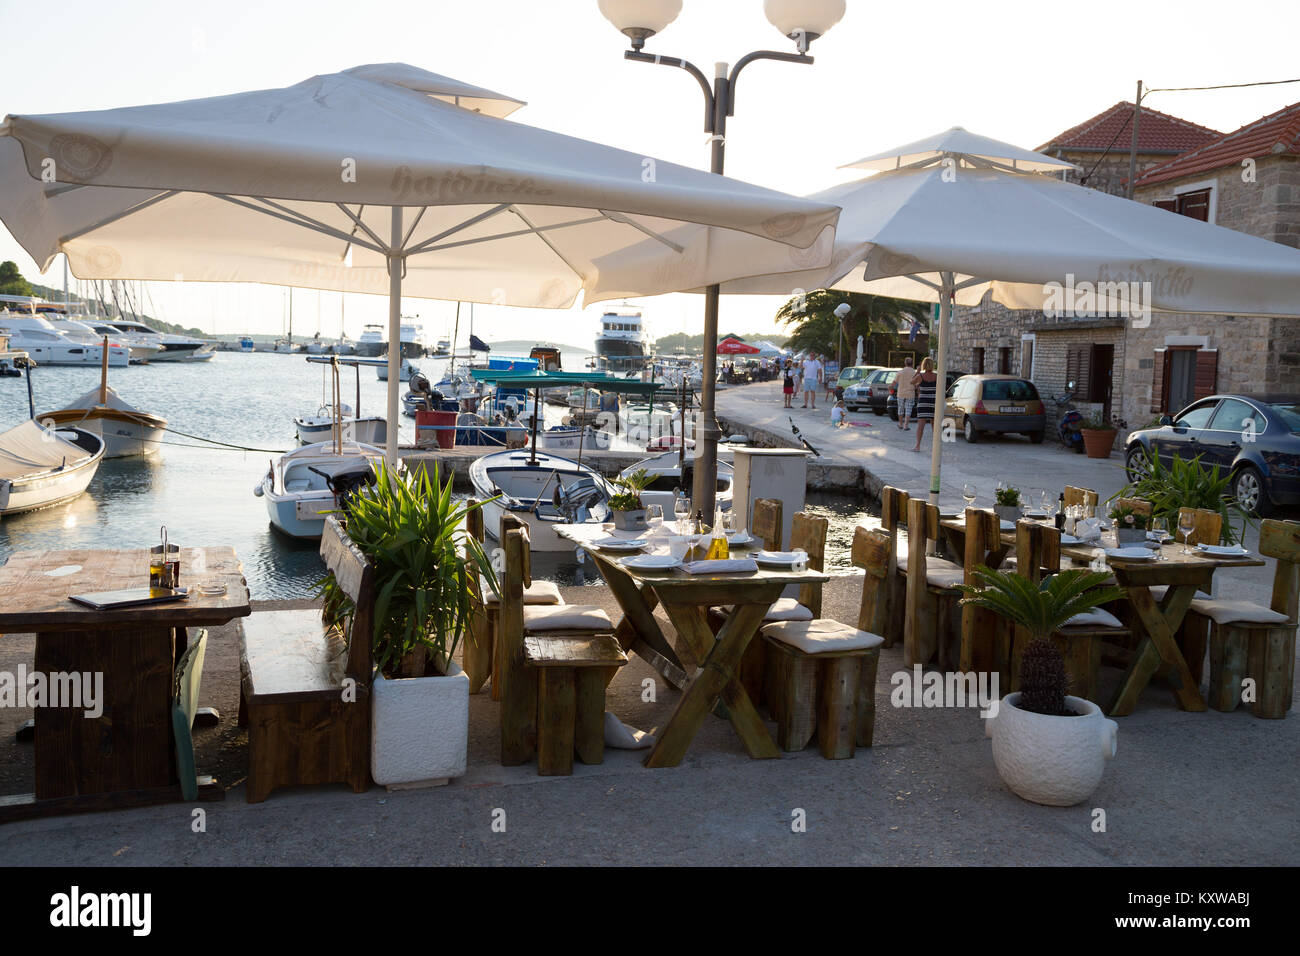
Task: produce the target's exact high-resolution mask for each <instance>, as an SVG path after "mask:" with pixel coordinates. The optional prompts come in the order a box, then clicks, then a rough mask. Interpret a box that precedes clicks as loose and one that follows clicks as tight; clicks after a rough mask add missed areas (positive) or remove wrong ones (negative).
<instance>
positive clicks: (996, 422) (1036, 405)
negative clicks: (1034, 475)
mask: <svg viewBox="0 0 1300 956" xmlns="http://www.w3.org/2000/svg"><path fill="white" fill-rule="evenodd" d="M944 417H945V418H952V419H955V420H956V422H957V427H958V428H960V429H961V430H962V435H963V437H965V439H966V440H967V441H968V442H971V443H972V444H974V443H975V442H977V441H979V440H980V437H981V436H982V435H984V433H985V432H1001V433H1004V434H1005V433H1008V432H1018V433H1019V434H1021V435H1025V436H1027V437H1028V438H1029V440H1030V441H1031V442H1033V443H1034V444H1035V445H1037V444H1039V443H1041V442H1042V440H1043V436H1044V435H1045V434H1046V429H1047V414H1046V412H1045V411H1044V410H1043V402H1042V399H1040V398H1039V397H1038V389H1036V388H1035V387H1034V383H1033V382H1031V381H1029V379H1026V378H1020V377H1018V376H1016V375H963V376H962V377H961V378H959V379H957V381H956V382H954V383H953V385H952V388H950V389H949V390H948V396H947V399H946V400H945V402H944Z"/></svg>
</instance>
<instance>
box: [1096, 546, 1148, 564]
mask: <svg viewBox="0 0 1300 956" xmlns="http://www.w3.org/2000/svg"><path fill="white" fill-rule="evenodd" d="M1105 551H1106V557H1108V558H1120V559H1122V560H1124V561H1151V560H1154V558H1155V556H1156V553H1155V552H1154V551H1152V550H1151V549H1150V548H1142V547H1131V548H1106V549H1105Z"/></svg>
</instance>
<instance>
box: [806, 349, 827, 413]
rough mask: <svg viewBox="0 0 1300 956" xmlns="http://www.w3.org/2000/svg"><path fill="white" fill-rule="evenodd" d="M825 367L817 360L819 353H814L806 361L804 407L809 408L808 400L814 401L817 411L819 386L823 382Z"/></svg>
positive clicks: (813, 405) (813, 406)
mask: <svg viewBox="0 0 1300 956" xmlns="http://www.w3.org/2000/svg"><path fill="white" fill-rule="evenodd" d="M822 372H823V366H822V363H821V362H820V361H818V359H817V353H816V352H814V353H812V354H811V355H809V356H808V358H806V359H805V360H804V363H803V407H804V408H807V407H808V399H810V398H811V399H812V409H813V411H816V410H817V386H818V385H820V384H821V381H822Z"/></svg>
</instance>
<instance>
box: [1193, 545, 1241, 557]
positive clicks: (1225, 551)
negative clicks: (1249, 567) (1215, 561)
mask: <svg viewBox="0 0 1300 956" xmlns="http://www.w3.org/2000/svg"><path fill="white" fill-rule="evenodd" d="M1196 550H1198V551H1204V552H1205V553H1206V554H1212V555H1215V556H1216V557H1220V558H1244V557H1246V556H1247V555H1249V554H1250V552H1249V551H1247V550H1246V549H1245V548H1243V547H1242V546H1241V545H1239V544H1198V545H1197V546H1196Z"/></svg>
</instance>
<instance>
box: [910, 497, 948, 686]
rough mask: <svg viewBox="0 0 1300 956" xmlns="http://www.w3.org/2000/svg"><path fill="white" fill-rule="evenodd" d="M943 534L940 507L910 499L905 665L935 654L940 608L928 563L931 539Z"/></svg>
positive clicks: (918, 662) (919, 662) (920, 662)
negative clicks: (936, 617) (931, 591)
mask: <svg viewBox="0 0 1300 956" xmlns="http://www.w3.org/2000/svg"><path fill="white" fill-rule="evenodd" d="M938 537H939V508H938V507H937V506H936V505H932V504H930V503H929V502H928V501H925V500H924V499H922V498H911V499H909V500H908V502H907V591H906V600H905V609H906V611H905V618H904V621H903V664H904V666H906V667H911V666H912V665H914V664H924V663H926V662H927V661H928V660H929V659H930V657H931V655H932V654H933V653H934V650H935V646H933V645H934V641H935V640H936V638H937V635H938V626H937V625H938V622H937V621H936V620H934V619H933V618H934V615H936V614H937V613H938V609H937V607H936V606H935V605H934V603H933V602H932V601H931V600H930V595H929V591H928V584H927V581H926V566H927V563H928V557H927V555H926V552H927V551H928V550H929V549H930V542H931V541H933V540H936V539H937V538H938Z"/></svg>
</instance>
